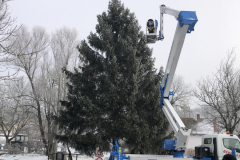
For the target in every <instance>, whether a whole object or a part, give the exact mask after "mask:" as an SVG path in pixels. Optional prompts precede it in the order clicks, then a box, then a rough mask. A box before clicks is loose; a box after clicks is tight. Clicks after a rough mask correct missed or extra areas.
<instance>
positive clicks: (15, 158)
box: [0, 154, 108, 160]
mask: <svg viewBox="0 0 240 160" xmlns="http://www.w3.org/2000/svg"><path fill="white" fill-rule="evenodd" d="M47 159H48V157H47V156H43V155H39V154H19V155H9V154H4V155H1V156H0V160H47ZM75 159H76V157H73V160H75ZM94 159H95V157H88V156H84V155H79V156H78V158H77V160H94ZM103 160H108V157H107V156H104V158H103Z"/></svg>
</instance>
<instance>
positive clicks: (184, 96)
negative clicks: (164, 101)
mask: <svg viewBox="0 0 240 160" xmlns="http://www.w3.org/2000/svg"><path fill="white" fill-rule="evenodd" d="M171 91H173V93H174V95H172V96H170V97H169V98H170V103H171V104H172V105H173V107H174V108H175V110H176V111H177V112H178V114H179V115H180V116H181V117H191V116H192V112H191V108H190V103H191V97H192V87H191V85H190V84H186V83H185V82H184V79H183V77H182V76H178V75H175V76H174V79H173V83H172V86H171Z"/></svg>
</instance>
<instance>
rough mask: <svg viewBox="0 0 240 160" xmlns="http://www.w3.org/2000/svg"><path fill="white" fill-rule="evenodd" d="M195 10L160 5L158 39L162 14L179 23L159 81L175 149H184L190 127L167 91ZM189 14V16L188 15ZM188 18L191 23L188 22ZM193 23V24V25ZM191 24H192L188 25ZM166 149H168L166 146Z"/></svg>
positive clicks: (161, 104) (194, 21) (193, 19)
mask: <svg viewBox="0 0 240 160" xmlns="http://www.w3.org/2000/svg"><path fill="white" fill-rule="evenodd" d="M193 13H195V12H190V13H189V12H186V11H178V10H174V9H171V8H168V7H166V6H165V5H161V6H160V31H159V32H160V33H159V39H160V40H163V39H164V35H163V14H169V15H172V16H174V17H175V18H176V19H177V20H178V21H179V23H177V28H176V31H175V35H174V39H173V43H172V47H171V51H170V55H169V58H168V62H167V67H166V69H165V74H164V78H163V80H162V83H161V100H160V106H161V108H162V109H163V112H164V113H165V115H166V117H167V119H168V121H169V123H170V125H171V127H172V128H173V131H174V133H175V135H176V140H175V145H174V146H175V150H178V151H180V150H186V145H187V142H188V136H189V135H190V133H191V130H190V129H187V128H186V127H185V125H184V124H183V122H182V120H181V119H180V117H179V116H178V114H177V113H176V111H175V110H174V108H173V106H172V105H171V104H170V102H169V91H170V87H171V84H172V81H173V77H174V73H175V71H176V67H177V63H178V60H179V57H180V53H181V50H182V47H183V43H184V40H185V36H186V34H187V33H190V32H191V31H192V30H193V27H194V25H195V23H196V22H197V17H196V14H195V15H194V16H193V15H192V14H193ZM189 15H190V17H189ZM188 20H189V21H190V20H192V21H191V23H190V22H189V21H188ZM193 23H194V25H193ZM190 25H193V26H190ZM191 27H192V28H191ZM166 149H169V148H167V147H166Z"/></svg>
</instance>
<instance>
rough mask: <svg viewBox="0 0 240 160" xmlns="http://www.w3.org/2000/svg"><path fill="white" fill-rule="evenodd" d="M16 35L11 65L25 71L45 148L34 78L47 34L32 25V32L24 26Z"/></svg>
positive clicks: (46, 45) (38, 98)
mask: <svg viewBox="0 0 240 160" xmlns="http://www.w3.org/2000/svg"><path fill="white" fill-rule="evenodd" d="M17 36H18V38H17V40H16V42H15V43H14V45H13V46H12V48H11V53H13V55H14V61H12V65H13V66H15V67H16V68H17V69H20V71H22V72H23V73H25V76H26V78H27V80H28V82H29V84H30V89H31V94H30V95H31V96H32V98H33V100H34V102H35V104H34V106H35V107H34V108H35V109H36V112H37V113H36V115H37V118H38V125H39V130H40V133H41V139H42V142H43V144H44V147H45V148H46V149H47V148H48V144H47V140H46V137H45V131H44V127H43V120H42V110H41V102H40V97H39V93H38V87H37V86H36V83H35V82H36V81H35V80H36V77H37V76H38V74H39V73H38V72H39V66H40V64H41V63H42V61H43V55H44V54H47V51H46V48H47V47H48V45H49V36H48V34H47V33H46V31H45V29H44V28H42V27H34V28H33V30H32V32H29V31H28V29H27V28H26V27H25V26H23V27H21V29H20V30H19V31H18V32H17Z"/></svg>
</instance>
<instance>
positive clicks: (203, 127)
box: [181, 114, 217, 149]
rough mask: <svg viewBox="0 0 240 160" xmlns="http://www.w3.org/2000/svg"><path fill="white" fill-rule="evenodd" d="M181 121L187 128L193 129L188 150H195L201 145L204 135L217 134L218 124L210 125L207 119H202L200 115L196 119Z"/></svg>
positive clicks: (183, 119)
mask: <svg viewBox="0 0 240 160" xmlns="http://www.w3.org/2000/svg"><path fill="white" fill-rule="evenodd" d="M181 119H182V121H183V123H184V124H185V126H186V127H187V128H189V129H192V132H191V134H190V137H189V140H188V144H187V149H189V148H193V149H194V148H195V147H196V146H199V145H201V143H202V136H203V135H206V134H214V133H217V127H216V123H209V121H207V120H206V119H204V118H201V117H200V114H197V117H196V118H181Z"/></svg>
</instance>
